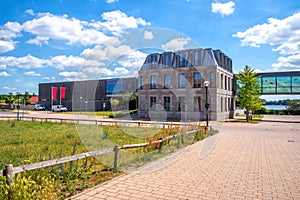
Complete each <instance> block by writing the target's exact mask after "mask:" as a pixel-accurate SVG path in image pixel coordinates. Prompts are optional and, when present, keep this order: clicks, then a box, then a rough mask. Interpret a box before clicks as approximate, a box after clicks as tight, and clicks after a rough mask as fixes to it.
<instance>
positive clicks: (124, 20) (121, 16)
mask: <svg viewBox="0 0 300 200" xmlns="http://www.w3.org/2000/svg"><path fill="white" fill-rule="evenodd" d="M101 16H102V18H103V19H104V20H105V21H104V22H95V23H94V24H93V26H94V27H95V28H99V29H103V30H104V31H108V32H111V33H112V34H114V35H120V33H123V32H124V31H125V30H127V29H134V28H138V27H139V26H150V25H151V23H150V22H146V21H145V20H144V19H142V18H135V17H133V16H127V15H126V13H123V12H121V11H120V10H115V11H111V12H105V13H103V14H102V15H101Z"/></svg>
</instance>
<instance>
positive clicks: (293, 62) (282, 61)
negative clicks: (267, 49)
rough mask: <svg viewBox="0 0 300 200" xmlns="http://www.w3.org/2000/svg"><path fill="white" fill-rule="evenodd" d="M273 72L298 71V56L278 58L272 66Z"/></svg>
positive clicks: (299, 68) (299, 61)
mask: <svg viewBox="0 0 300 200" xmlns="http://www.w3.org/2000/svg"><path fill="white" fill-rule="evenodd" d="M272 67H273V68H274V69H275V70H278V71H279V70H300V54H296V55H290V56H287V57H283V56H281V57H279V58H278V59H277V62H276V63H273V64H272Z"/></svg>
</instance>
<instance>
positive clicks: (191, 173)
mask: <svg viewBox="0 0 300 200" xmlns="http://www.w3.org/2000/svg"><path fill="white" fill-rule="evenodd" d="M278 118H279V119H280V120H281V121H282V120H291V121H292V120H298V121H300V119H299V118H288V117H284V119H282V118H280V117H279V116H277V117H274V116H272V117H265V119H266V120H268V119H269V121H265V122H262V123H260V124H240V123H226V124H224V126H223V128H222V131H221V133H220V134H218V135H216V136H213V138H210V140H205V141H201V142H198V143H196V144H194V145H191V146H189V147H188V148H185V149H184V150H181V152H179V153H178V154H177V157H176V158H175V159H173V160H172V162H170V163H169V164H167V165H166V166H164V167H162V166H163V165H162V164H161V163H159V162H156V163H153V164H150V165H149V166H150V167H149V166H146V167H144V168H141V169H140V170H139V171H137V172H135V173H130V174H127V175H124V176H121V177H118V178H116V179H113V180H111V181H109V182H107V183H104V184H101V185H99V186H96V187H94V188H92V189H89V190H87V191H85V192H83V193H81V194H78V195H77V196H74V197H73V199H300V123H284V122H275V121H273V120H278ZM214 141H215V142H216V143H215V144H214ZM209 142H212V144H211V145H210V146H213V149H212V150H211V151H210V152H209V153H208V154H207V155H206V156H205V152H208V151H207V149H205V148H206V147H207V146H209V144H208V143H209ZM203 152H204V154H203ZM161 162H163V161H161ZM156 166H157V167H158V168H157V169H158V170H153V169H154V168H155V167H156ZM149 169H150V170H149ZM151 169H152V170H151Z"/></svg>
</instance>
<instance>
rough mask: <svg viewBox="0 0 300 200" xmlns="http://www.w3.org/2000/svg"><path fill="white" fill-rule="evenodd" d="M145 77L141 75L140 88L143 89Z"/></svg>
mask: <svg viewBox="0 0 300 200" xmlns="http://www.w3.org/2000/svg"><path fill="white" fill-rule="evenodd" d="M144 84H145V83H144V77H143V76H141V79H140V89H141V90H142V89H144Z"/></svg>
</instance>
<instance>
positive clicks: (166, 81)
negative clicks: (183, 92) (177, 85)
mask: <svg viewBox="0 0 300 200" xmlns="http://www.w3.org/2000/svg"><path fill="white" fill-rule="evenodd" d="M170 85H171V77H170V74H165V75H164V88H165V89H170Z"/></svg>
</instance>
